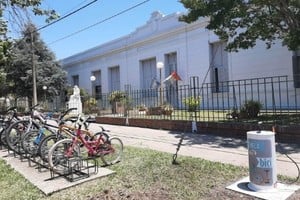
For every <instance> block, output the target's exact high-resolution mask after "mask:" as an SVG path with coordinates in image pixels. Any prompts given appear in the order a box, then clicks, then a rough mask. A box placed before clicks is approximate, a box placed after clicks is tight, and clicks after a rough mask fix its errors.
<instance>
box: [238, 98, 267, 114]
mask: <svg viewBox="0 0 300 200" xmlns="http://www.w3.org/2000/svg"><path fill="white" fill-rule="evenodd" d="M262 107H263V105H262V104H261V103H260V102H259V101H254V100H247V101H245V102H244V105H243V106H242V107H241V110H240V116H241V117H242V118H256V117H257V116H258V114H259V112H260V110H261V109H262Z"/></svg>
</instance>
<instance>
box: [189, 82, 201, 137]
mask: <svg viewBox="0 0 300 200" xmlns="http://www.w3.org/2000/svg"><path fill="white" fill-rule="evenodd" d="M190 89H191V91H190V92H191V94H190V95H191V96H192V97H197V96H198V95H199V93H198V92H197V89H199V77H198V76H192V77H190ZM197 110H198V109H196V110H195V111H194V112H193V114H192V113H191V117H192V132H197V122H196V121H197Z"/></svg>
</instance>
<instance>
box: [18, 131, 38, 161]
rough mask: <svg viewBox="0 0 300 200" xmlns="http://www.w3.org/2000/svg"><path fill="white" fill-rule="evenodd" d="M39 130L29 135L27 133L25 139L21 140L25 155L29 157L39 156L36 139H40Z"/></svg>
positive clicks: (30, 132)
mask: <svg viewBox="0 0 300 200" xmlns="http://www.w3.org/2000/svg"><path fill="white" fill-rule="evenodd" d="M39 134H40V131H39V130H32V131H29V132H28V133H25V135H24V137H23V138H22V140H21V145H22V148H23V150H24V151H25V153H28V154H29V155H32V156H35V155H37V149H38V145H39V144H38V142H36V141H35V140H36V138H38V137H39Z"/></svg>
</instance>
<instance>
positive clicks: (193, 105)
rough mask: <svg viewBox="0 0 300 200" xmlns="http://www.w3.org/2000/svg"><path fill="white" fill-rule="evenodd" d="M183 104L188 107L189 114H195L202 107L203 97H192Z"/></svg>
mask: <svg viewBox="0 0 300 200" xmlns="http://www.w3.org/2000/svg"><path fill="white" fill-rule="evenodd" d="M182 102H183V103H184V104H185V105H186V106H187V108H188V111H189V112H194V111H196V110H197V108H199V106H200V103H201V97H200V96H197V97H194V96H190V97H187V98H184V99H183V101H182Z"/></svg>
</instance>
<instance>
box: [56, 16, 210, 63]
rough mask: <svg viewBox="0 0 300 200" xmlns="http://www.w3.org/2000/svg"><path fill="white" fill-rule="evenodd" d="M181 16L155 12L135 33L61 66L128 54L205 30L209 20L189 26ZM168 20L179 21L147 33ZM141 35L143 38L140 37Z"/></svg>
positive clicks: (95, 48) (71, 57)
mask: <svg viewBox="0 0 300 200" xmlns="http://www.w3.org/2000/svg"><path fill="white" fill-rule="evenodd" d="M180 15H181V13H174V14H171V15H167V16H162V15H161V14H160V13H157V12H154V13H153V14H152V17H151V19H150V20H149V21H148V22H147V23H146V24H145V25H144V26H141V27H138V28H137V29H136V30H135V31H134V32H132V33H130V34H128V35H126V36H123V37H120V38H118V39H115V40H112V41H109V42H107V43H104V44H101V45H99V46H96V47H93V48H91V49H88V50H86V51H84V52H81V53H78V54H75V55H73V56H70V57H67V58H65V59H62V60H61V61H60V62H61V65H62V66H63V67H64V68H68V67H71V66H73V65H75V64H80V63H83V62H86V61H92V60H95V59H99V58H102V57H107V56H110V55H113V54H118V53H122V52H126V51H128V50H130V49H134V48H140V47H142V46H145V45H148V44H151V43H154V42H155V41H161V40H164V39H167V38H170V37H173V36H176V35H179V34H182V33H185V32H189V31H192V30H195V29H199V28H202V29H205V27H206V25H207V22H208V20H207V18H202V19H199V20H198V21H196V22H193V23H191V24H187V23H184V22H180V21H178V17H179V16H180ZM168 20H169V21H170V20H177V23H176V24H173V26H171V27H170V28H169V29H164V28H161V29H156V30H154V31H152V32H151V31H148V32H146V31H147V29H150V26H151V25H153V24H151V23H154V22H153V21H156V23H157V24H155V25H156V26H160V25H162V24H163V23H164V22H166V21H168ZM141 32H142V33H141ZM140 33H141V35H142V36H140V35H139V34H140ZM143 34H144V35H143Z"/></svg>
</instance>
